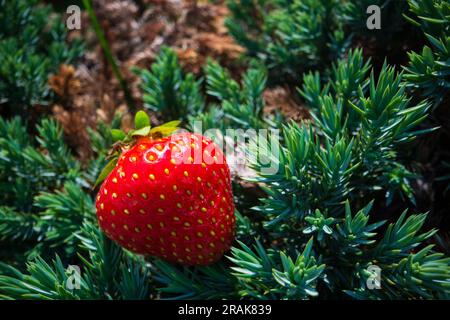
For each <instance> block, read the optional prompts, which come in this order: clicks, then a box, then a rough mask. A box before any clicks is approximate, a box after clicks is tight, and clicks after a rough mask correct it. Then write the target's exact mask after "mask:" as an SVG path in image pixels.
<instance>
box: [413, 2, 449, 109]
mask: <svg viewBox="0 0 450 320" xmlns="http://www.w3.org/2000/svg"><path fill="white" fill-rule="evenodd" d="M409 5H410V11H411V12H412V13H413V14H414V15H415V16H414V17H413V18H409V20H410V21H411V22H412V23H413V24H414V25H417V26H419V27H420V28H421V30H422V31H423V32H424V34H425V36H426V37H427V39H428V41H429V44H430V46H427V45H426V46H424V47H423V49H422V51H421V52H420V53H417V52H413V51H412V52H410V53H408V55H409V59H410V62H409V65H408V66H406V67H405V70H406V74H405V79H406V80H407V83H408V85H409V86H410V87H412V88H414V89H418V90H420V92H421V93H422V94H423V96H425V97H427V98H430V99H432V100H433V101H434V102H435V104H437V105H438V104H440V103H442V101H443V99H444V98H445V96H446V95H448V90H449V88H450V63H449V61H450V60H449V59H450V36H449V34H450V3H449V2H448V1H433V0H424V1H415V0H409Z"/></svg>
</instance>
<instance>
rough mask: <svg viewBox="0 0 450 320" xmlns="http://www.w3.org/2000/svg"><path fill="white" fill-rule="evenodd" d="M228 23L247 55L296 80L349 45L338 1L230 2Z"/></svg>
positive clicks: (324, 64) (229, 28)
mask: <svg viewBox="0 0 450 320" xmlns="http://www.w3.org/2000/svg"><path fill="white" fill-rule="evenodd" d="M227 3H228V8H229V10H230V11H231V17H230V18H229V19H228V20H227V22H226V25H227V27H228V30H229V33H230V34H231V35H232V36H233V37H234V38H235V39H236V41H237V42H238V43H240V44H241V45H243V46H244V47H245V48H247V51H248V55H249V56H252V57H258V58H259V59H262V60H263V61H264V62H265V64H266V66H267V67H268V68H269V70H270V71H271V72H272V73H273V74H274V77H272V79H276V78H277V75H278V76H279V75H282V76H285V77H286V76H288V77H290V78H291V79H292V80H298V79H299V78H298V76H299V75H301V74H302V73H303V72H305V71H308V70H311V69H322V68H323V66H326V65H327V64H328V63H329V62H331V61H334V60H335V59H336V58H338V57H340V56H341V54H343V52H345V49H346V48H347V47H348V45H349V41H348V40H349V39H348V38H347V37H346V35H345V33H344V29H343V25H342V23H341V22H340V19H339V16H340V15H341V14H340V11H341V8H342V4H341V2H340V1H336V0H319V1H317V0H307V1H303V0H294V1H284V0H281V1H266V0H259V1H247V0H242V1H241V0H239V1H228V2H227Z"/></svg>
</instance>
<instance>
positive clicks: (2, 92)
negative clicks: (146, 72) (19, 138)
mask: <svg viewBox="0 0 450 320" xmlns="http://www.w3.org/2000/svg"><path fill="white" fill-rule="evenodd" d="M36 4H37V1H36V0H32V1H29V0H18V1H7V0H1V1H0V61H2V63H1V65H0V104H4V105H6V107H7V108H8V110H9V113H10V114H11V115H21V116H22V117H23V118H27V115H28V114H27V113H26V111H27V109H28V108H29V107H30V106H31V105H34V104H43V105H45V104H46V102H47V100H48V99H49V95H50V92H49V88H48V86H47V79H48V75H49V73H51V72H56V71H57V70H58V67H59V65H60V64H62V63H71V62H73V61H74V60H75V59H76V58H78V57H79V56H81V54H82V51H83V46H82V43H81V42H80V41H78V40H76V41H73V42H72V44H70V45H68V44H67V43H66V37H67V29H66V27H65V25H64V24H63V22H62V21H61V20H60V18H59V17H55V19H49V16H51V15H52V10H51V7H50V6H42V5H41V6H36ZM49 21H50V22H49Z"/></svg>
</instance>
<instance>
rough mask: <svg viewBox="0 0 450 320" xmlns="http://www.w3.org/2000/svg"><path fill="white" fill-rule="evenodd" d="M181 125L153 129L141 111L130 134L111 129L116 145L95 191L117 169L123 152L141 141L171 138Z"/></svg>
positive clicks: (167, 125)
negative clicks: (143, 139)
mask: <svg viewBox="0 0 450 320" xmlns="http://www.w3.org/2000/svg"><path fill="white" fill-rule="evenodd" d="M180 123H181V121H179V120H174V121H169V122H166V123H164V124H162V125H160V126H157V127H154V128H152V127H151V124H150V118H149V116H148V115H147V113H145V112H144V111H142V110H140V111H138V112H137V113H136V115H135V117H134V126H135V129H133V130H130V131H129V132H128V133H125V132H124V131H123V130H120V129H111V136H112V138H113V142H114V143H113V145H112V147H111V149H110V150H109V152H108V156H107V159H109V161H108V163H107V164H106V165H105V167H104V168H103V169H102V171H101V172H100V174H99V176H98V177H97V180H96V181H95V184H94V186H93V189H95V188H96V187H97V186H98V185H100V184H101V183H102V182H103V181H104V180H105V179H106V177H107V176H108V175H109V173H110V172H111V171H112V170H113V169H114V168H115V167H116V165H117V161H118V159H119V156H120V155H121V154H122V152H124V151H125V150H128V149H129V148H131V147H132V146H133V145H134V144H135V143H136V142H137V141H138V140H139V139H142V138H148V139H151V140H153V139H159V138H162V137H166V136H169V135H171V134H172V133H173V132H175V131H176V130H177V129H178V128H179V125H180Z"/></svg>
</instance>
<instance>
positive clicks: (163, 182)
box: [96, 114, 235, 265]
mask: <svg viewBox="0 0 450 320" xmlns="http://www.w3.org/2000/svg"><path fill="white" fill-rule="evenodd" d="M140 116H142V114H140ZM147 127H148V126H146V127H145V128H147ZM148 129H149V127H148ZM148 129H140V130H138V131H140V133H139V132H138V134H136V135H134V138H133V141H132V143H131V144H129V145H128V146H126V147H122V149H123V150H122V151H123V152H122V153H121V155H120V156H119V157H118V161H117V164H116V165H115V167H114V168H113V169H112V171H111V172H110V173H109V175H108V176H107V177H106V179H105V180H104V182H103V184H102V185H101V187H100V190H99V193H98V195H97V199H96V208H97V217H98V220H99V224H100V227H101V228H102V230H103V231H104V232H105V234H106V235H107V236H108V237H109V238H111V239H112V240H114V241H115V242H117V243H118V244H119V245H121V246H122V247H124V248H127V249H128V250H130V251H132V252H135V253H139V254H148V255H152V256H157V257H160V258H163V259H165V260H167V261H171V262H177V263H181V264H185V265H206V264H209V263H212V262H215V261H217V260H218V259H220V258H221V257H222V256H223V254H224V252H225V251H227V250H228V249H229V248H230V246H231V243H232V241H233V239H234V233H235V217H234V204H233V194H232V190H231V179H230V170H229V168H228V166H227V164H226V160H225V157H224V155H223V153H222V152H221V150H220V149H219V148H218V146H217V145H216V144H215V143H214V142H213V141H211V140H210V139H208V138H206V137H204V136H201V135H198V134H192V133H186V132H185V133H175V134H172V135H170V136H167V137H159V138H155V135H154V134H153V135H152V134H147V135H145V134H144V135H140V134H141V133H142V132H144V133H147V132H148ZM152 131H153V130H152ZM156 131H158V130H156ZM156 131H155V132H156ZM162 131H164V130H162ZM153 133H154V132H153ZM159 135H160V134H159ZM110 169H111V168H110Z"/></svg>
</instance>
